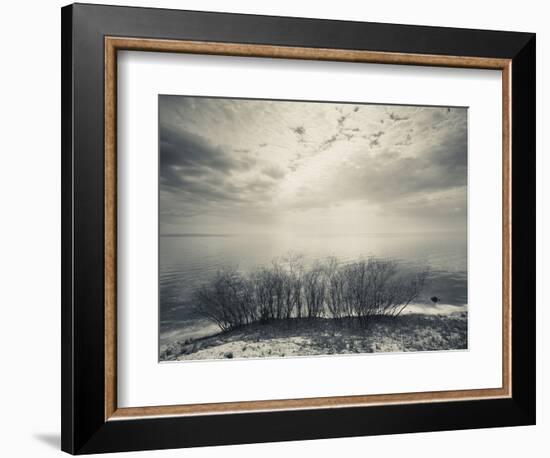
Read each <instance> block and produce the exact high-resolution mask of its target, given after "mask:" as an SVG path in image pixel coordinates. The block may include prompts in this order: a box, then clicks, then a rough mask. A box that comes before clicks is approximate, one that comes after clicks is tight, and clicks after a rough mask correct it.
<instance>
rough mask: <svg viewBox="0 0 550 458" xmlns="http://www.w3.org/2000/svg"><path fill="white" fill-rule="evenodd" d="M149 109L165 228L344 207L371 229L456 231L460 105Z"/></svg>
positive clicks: (165, 105) (461, 159)
mask: <svg viewBox="0 0 550 458" xmlns="http://www.w3.org/2000/svg"><path fill="white" fill-rule="evenodd" d="M159 109H160V124H159V140H160V189H161V197H160V200H161V202H160V206H161V208H160V212H161V226H162V227H163V230H164V229H166V230H168V231H170V232H178V231H184V229H181V228H180V229H178V227H179V226H178V225H180V224H181V225H183V226H182V227H186V228H187V227H191V226H192V227H193V228H194V230H197V231H199V232H200V231H202V230H207V229H208V227H212V226H213V225H216V224H217V225H220V224H221V225H224V226H225V225H227V226H228V227H232V228H242V226H247V227H249V226H250V227H252V226H254V227H255V230H261V229H257V227H264V229H266V230H267V229H269V230H275V228H276V227H277V225H278V224H279V225H280V224H283V223H284V224H287V225H288V226H289V227H290V226H292V225H294V224H298V220H301V221H302V223H303V224H302V225H307V224H310V225H313V226H315V225H317V226H319V224H325V223H326V222H327V221H329V220H327V218H328V216H326V215H329V214H332V212H333V211H336V210H335V209H340V210H338V211H339V212H340V213H338V215H339V216H338V217H342V215H343V213H341V212H343V211H344V210H342V209H344V208H353V209H354V211H363V212H365V214H367V213H368V215H369V217H368V222H365V223H364V224H367V225H368V226H369V227H374V226H376V227H384V224H389V222H390V221H395V218H397V217H399V218H406V219H407V221H408V222H409V223H410V224H411V225H415V224H416V223H417V222H419V221H428V220H429V221H432V223H434V224H439V225H442V226H445V227H451V226H457V227H463V226H464V221H465V215H466V210H467V206H466V191H465V190H466V185H467V182H466V181H467V116H466V113H467V112H466V110H465V109H457V108H452V109H447V108H438V107H433V108H432V107H407V106H400V107H397V106H392V107H388V106H383V105H361V106H359V105H351V104H332V103H317V102H310V103H308V102H286V101H285V102H276V101H261V100H242V99H239V100H237V99H235V100H232V99H209V98H203V97H170V96H162V98H161V103H160V108H159ZM384 121H386V122H384ZM361 209H362V210H361ZM350 211H351V210H350ZM314 215H316V216H314ZM350 217H351V216H350ZM315 218H317V220H316V219H315ZM365 218H366V217H365ZM321 220H322V221H323V223H318V222H317V223H316V221H321ZM365 221H367V219H365ZM384 221H386V222H387V223H384ZM329 222H330V221H329ZM415 222H416V223H415ZM306 223H307V224H306ZM409 223H406V224H409ZM268 225H269V227H268ZM218 229H219V228H218ZM235 230H237V229H235ZM238 230H241V229H238ZM243 230H244V229H243ZM350 230H351V229H350ZM363 230H365V231H368V227H367V228H365V229H363ZM216 232H220V231H219V230H216ZM222 232H223V231H222Z"/></svg>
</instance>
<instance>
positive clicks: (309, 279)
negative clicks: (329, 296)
mask: <svg viewBox="0 0 550 458" xmlns="http://www.w3.org/2000/svg"><path fill="white" fill-rule="evenodd" d="M303 288H304V298H305V306H306V316H307V318H317V317H319V316H321V315H322V313H323V309H324V303H325V291H326V283H325V274H324V269H323V267H322V266H321V265H320V264H319V263H316V264H315V265H313V267H312V268H311V269H309V270H308V271H307V272H306V273H305V275H304V286H303Z"/></svg>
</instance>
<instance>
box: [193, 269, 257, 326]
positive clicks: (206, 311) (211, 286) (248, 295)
mask: <svg viewBox="0 0 550 458" xmlns="http://www.w3.org/2000/svg"><path fill="white" fill-rule="evenodd" d="M192 307H193V311H194V312H195V314H197V315H199V316H202V317H204V318H207V319H209V320H211V321H213V322H214V323H216V324H217V325H218V326H219V327H220V329H221V330H222V331H228V330H230V329H233V328H236V327H239V326H242V325H245V324H249V323H253V322H254V321H257V314H256V306H255V298H254V296H253V294H252V289H251V285H250V283H249V281H248V280H247V279H245V278H244V277H243V276H242V275H241V274H240V273H238V272H237V271H236V270H231V269H226V270H222V271H218V272H217V273H216V275H215V276H214V278H213V279H212V280H211V281H210V282H209V283H207V284H205V285H203V286H201V287H200V288H198V289H197V290H195V292H194V294H193V302H192Z"/></svg>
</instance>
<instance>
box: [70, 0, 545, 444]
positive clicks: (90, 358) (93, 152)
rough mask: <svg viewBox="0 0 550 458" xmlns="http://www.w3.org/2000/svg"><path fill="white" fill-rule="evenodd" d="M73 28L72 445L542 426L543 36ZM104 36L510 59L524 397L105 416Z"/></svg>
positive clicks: (340, 25)
mask: <svg viewBox="0 0 550 458" xmlns="http://www.w3.org/2000/svg"><path fill="white" fill-rule="evenodd" d="M61 35H62V40H61V49H62V63H61V70H62V72H61V73H62V101H61V106H62V115H61V120H62V165H61V168H62V318H61V320H62V374H61V375H62V377H61V379H62V386H61V398H62V406H61V414H62V415H61V426H62V428H61V429H62V433H61V448H62V449H63V450H64V451H66V452H69V453H73V454H83V453H99V452H115V451H129V450H145V449H163V448H177V447H190V446H204V445H222V444H238V443H254V442H270V441H287V440H305V439H318V438H329V437H349V436H359V435H377V434H393V433H406V432H423V431H440V430H450V429H469V428H482V427H497V426H516V425H531V424H535V418H536V415H535V388H536V387H535V377H536V370H535V357H536V353H535V351H536V348H535V236H536V233H535V230H536V229H535V206H536V205H535V111H536V110H535V106H536V99H535V35H534V34H531V33H519V32H497V31H487V30H470V29H452V28H442V27H425V26H409V25H393V24H379V23H361V22H351V21H328V20H319V19H303V18H288V17H270V16H254V15H242V14H227V13H205V12H196V11H179V10H166V9H149V8H131V7H113V6H104V5H89V4H74V5H70V6H66V7H64V8H62V34H61ZM105 36H121V37H139V38H164V39H180V40H197V41H215V42H234V43H249V44H272V45H282V46H297V47H314V48H340V49H358V50H369V51H385V52H400V53H418V54H438V55H452V56H470V57H488V58H506V59H512V131H511V134H512V135H511V138H512V161H511V162H512V228H513V230H512V256H511V258H512V335H513V338H512V397H511V398H509V399H493V400H476V401H455V402H433V403H418V404H401V405H385V406H366V407H345V408H336V409H313V410H298V411H274V412H261V413H239V414H223V415H204V416H192V417H165V418H145V419H136V420H115V421H105V419H104V374H105V372H104V329H105V327H104V256H103V253H104V239H103V236H104V213H103V209H104V200H103V197H104V193H103V184H104V178H103V173H104V168H103V166H104V160H103V153H104V132H103V129H104V117H103V113H104V102H103V101H104V98H103V95H104V92H103V82H104V37H105ZM295 425H300V427H299V428H297V427H296V426H295Z"/></svg>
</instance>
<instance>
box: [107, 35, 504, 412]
mask: <svg viewBox="0 0 550 458" xmlns="http://www.w3.org/2000/svg"><path fill="white" fill-rule="evenodd" d="M118 50H129V51H153V52H175V53H187V54H209V55H226V56H241V57H269V58H284V59H303V60H324V61H343V62H363V63H381V64H400V65H423V66H440V67H461V68H481V69H493V70H501V71H502V184H503V190H502V215H503V216H502V231H503V243H502V260H503V263H502V275H503V289H502V318H503V326H502V381H503V383H502V387H500V388H490V389H472V390H455V391H432V392H417V393H403V394H380V395H359V396H337V397H319V398H304V399H284V400H266V401H242V402H224V403H209V404H185V405H170V406H143V407H131V408H118V405H117V370H116V368H117V343H116V342H117V338H116V329H117V325H116V319H117V318H116V317H117V313H116V291H117V289H116V285H117V283H116V272H117V270H116V246H117V226H116V211H117V210H116V208H117V168H116V162H117V161H116V154H117V153H116V149H117V146H116V132H117V128H116V110H117V108H116V107H117V105H116V100H117V95H116V88H117V51H118ZM511 66H512V63H511V60H510V59H493V58H480V57H459V56H438V55H421V54H404V53H386V52H372V51H356V50H343V49H319V48H297V47H285V46H267V45H248V44H232V43H212V42H197V41H178V40H156V39H141V38H120V37H105V119H104V122H105V125H104V129H105V145H104V147H105V189H104V191H105V197H104V199H105V200H104V205H105V208H104V211H105V233H104V239H105V253H104V255H105V420H106V421H114V420H121V419H122V420H128V419H135V418H143V417H151V416H179V415H205V414H224V413H235V412H241V413H244V412H257V411H273V410H296V409H316V408H328V407H330V408H337V407H351V406H366V405H380V404H402V403H423V402H437V401H460V400H474V399H490V398H493V399H494V398H509V397H511V393H512V367H511V346H512V335H511V297H512V296H511V285H512V271H511V237H512V232H511V231H512V228H511V201H510V199H511V183H512V182H511Z"/></svg>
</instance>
